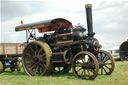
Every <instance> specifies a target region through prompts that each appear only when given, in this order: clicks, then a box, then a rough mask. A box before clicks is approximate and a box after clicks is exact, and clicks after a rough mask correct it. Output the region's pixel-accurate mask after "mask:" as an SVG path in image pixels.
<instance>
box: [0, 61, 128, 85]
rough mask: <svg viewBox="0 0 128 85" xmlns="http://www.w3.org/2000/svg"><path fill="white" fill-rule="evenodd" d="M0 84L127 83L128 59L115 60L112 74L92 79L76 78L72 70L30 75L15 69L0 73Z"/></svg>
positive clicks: (102, 84)
mask: <svg viewBox="0 0 128 85" xmlns="http://www.w3.org/2000/svg"><path fill="white" fill-rule="evenodd" d="M0 85H128V61H125V62H116V66H115V70H114V72H113V73H112V75H110V76H105V75H103V76H102V75H98V76H97V78H96V79H95V80H94V81H90V80H88V81H87V80H81V79H78V78H76V77H75V76H74V75H73V73H72V71H70V73H67V74H52V75H49V76H32V77H31V76H27V75H25V73H24V72H23V71H21V72H17V71H15V72H3V73H1V74H0Z"/></svg>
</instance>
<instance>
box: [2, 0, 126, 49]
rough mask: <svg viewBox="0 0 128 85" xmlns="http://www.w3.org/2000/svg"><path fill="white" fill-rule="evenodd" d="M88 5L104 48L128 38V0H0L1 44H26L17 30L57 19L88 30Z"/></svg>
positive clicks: (95, 29)
mask: <svg viewBox="0 0 128 85" xmlns="http://www.w3.org/2000/svg"><path fill="white" fill-rule="evenodd" d="M85 4H92V5H93V8H92V12H93V29H94V32H95V33H96V35H95V38H97V39H98V40H99V42H100V44H101V45H102V48H103V49H108V48H111V47H114V46H119V45H120V44H121V43H122V42H123V41H126V40H127V39H128V28H127V27H128V0H0V43H13V42H16V43H22V42H25V40H26V39H25V38H26V37H25V32H24V31H23V32H15V27H16V26H18V25H20V20H23V21H24V24H27V23H32V22H38V21H43V20H48V19H54V18H65V19H67V20H69V21H70V22H72V24H73V26H77V24H78V23H80V24H81V25H82V26H84V27H85V28H87V22H86V14H85Z"/></svg>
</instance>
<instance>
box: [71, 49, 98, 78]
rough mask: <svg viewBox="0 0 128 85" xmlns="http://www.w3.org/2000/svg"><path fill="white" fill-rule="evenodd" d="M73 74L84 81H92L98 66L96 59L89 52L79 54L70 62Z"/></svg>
mask: <svg viewBox="0 0 128 85" xmlns="http://www.w3.org/2000/svg"><path fill="white" fill-rule="evenodd" d="M72 68H73V73H74V75H75V76H76V77H78V78H81V79H84V80H94V79H95V78H96V76H97V74H98V69H99V64H98V61H97V59H96V57H95V56H94V55H93V54H92V53H90V52H87V51H85V52H79V53H77V54H76V55H75V57H74V59H73V62H72Z"/></svg>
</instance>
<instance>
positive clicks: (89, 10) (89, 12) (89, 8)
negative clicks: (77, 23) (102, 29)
mask: <svg viewBox="0 0 128 85" xmlns="http://www.w3.org/2000/svg"><path fill="white" fill-rule="evenodd" d="M85 8H86V17H87V28H88V36H89V37H93V36H94V35H95V33H94V32H93V22H92V4H87V5H85Z"/></svg>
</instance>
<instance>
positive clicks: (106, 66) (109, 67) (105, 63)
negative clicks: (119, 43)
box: [98, 50, 115, 75]
mask: <svg viewBox="0 0 128 85" xmlns="http://www.w3.org/2000/svg"><path fill="white" fill-rule="evenodd" d="M98 61H99V74H101V75H110V74H111V73H112V72H113V70H114V67H115V63H114V59H113V57H112V56H111V55H110V54H109V53H108V52H106V51H103V50H100V51H99V52H98Z"/></svg>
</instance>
